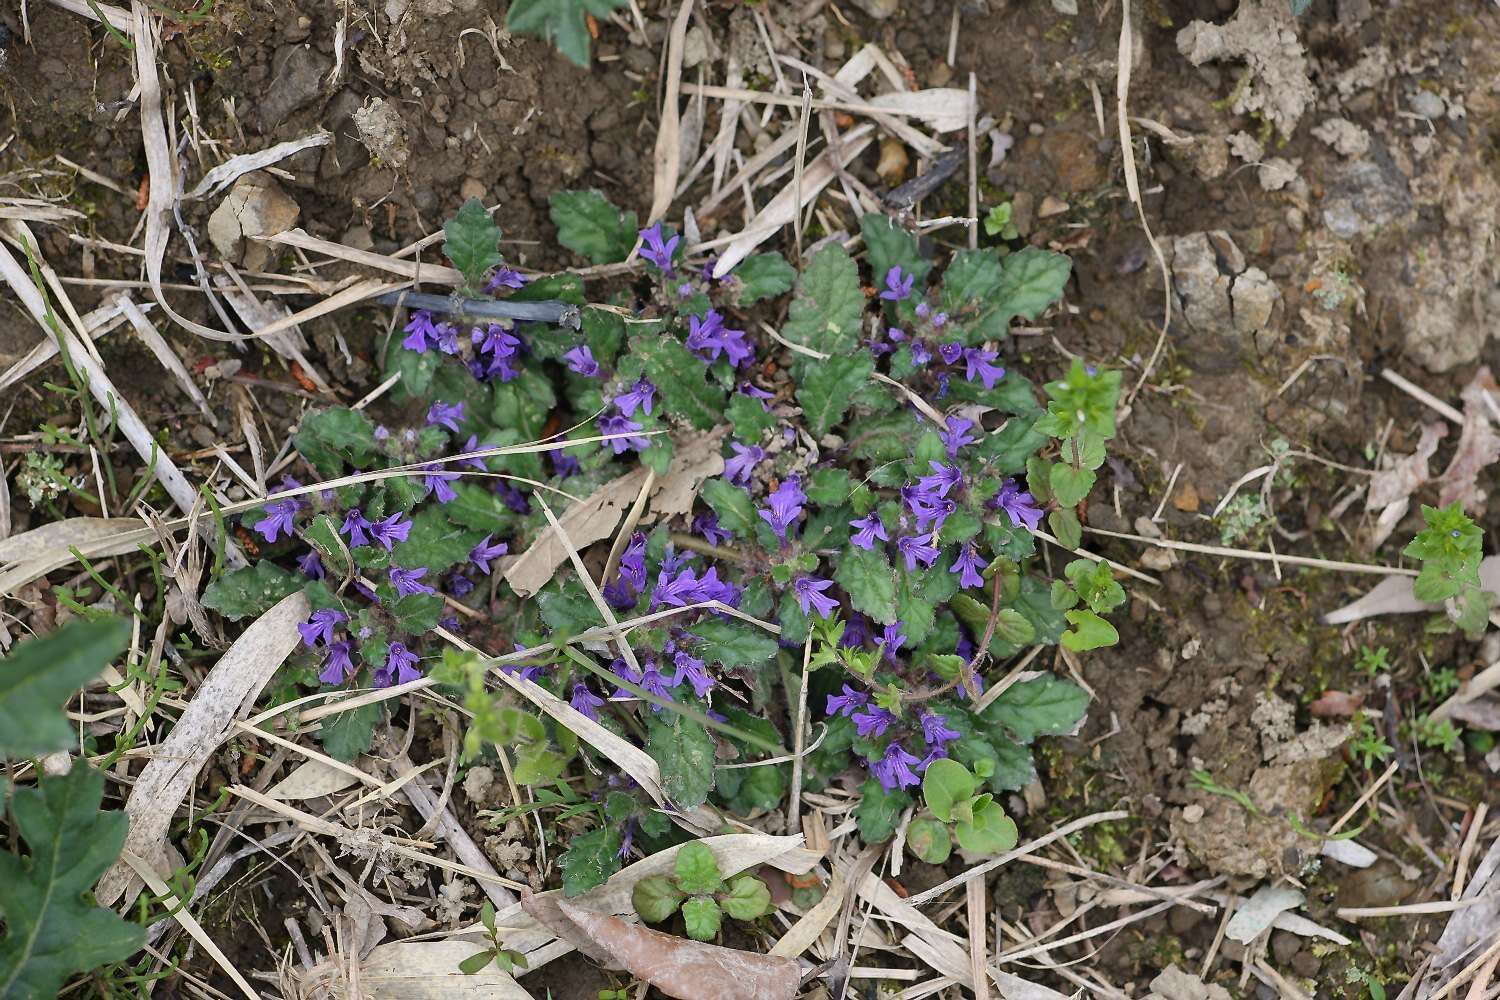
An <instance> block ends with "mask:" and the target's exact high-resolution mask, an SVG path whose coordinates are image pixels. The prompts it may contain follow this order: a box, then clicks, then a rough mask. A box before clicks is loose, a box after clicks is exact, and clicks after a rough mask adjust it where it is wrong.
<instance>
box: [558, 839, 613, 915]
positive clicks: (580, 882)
mask: <svg viewBox="0 0 1500 1000" xmlns="http://www.w3.org/2000/svg"><path fill="white" fill-rule="evenodd" d="M557 863H558V865H559V866H560V867H561V868H562V885H563V895H564V896H567V897H569V898H572V897H573V896H578V895H582V894H583V893H585V892H588V891H589V890H590V889H593V888H595V887H596V886H601V885H603V884H604V882H605V880H607V879H608V878H609V877H610V876H611V875H613V874H614V873H615V872H617V871H619V870H620V831H619V830H618V829H616V828H615V827H612V826H601V827H600V828H599V829H597V830H591V831H589V832H588V833H585V834H583V835H582V836H579V837H574V838H573V840H572V841H571V842H570V843H569V844H568V849H567V850H566V851H564V852H563V854H562V856H561V857H559V858H558V859H557Z"/></svg>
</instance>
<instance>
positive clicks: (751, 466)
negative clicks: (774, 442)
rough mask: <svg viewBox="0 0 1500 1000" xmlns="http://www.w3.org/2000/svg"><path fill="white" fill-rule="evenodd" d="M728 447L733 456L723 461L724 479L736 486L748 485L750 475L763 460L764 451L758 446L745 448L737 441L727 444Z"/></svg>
mask: <svg viewBox="0 0 1500 1000" xmlns="http://www.w3.org/2000/svg"><path fill="white" fill-rule="evenodd" d="M729 447H731V448H733V449H734V456H733V457H732V458H726V459H725V460H724V478H725V479H728V480H729V481H730V482H731V483H734V485H736V486H746V485H749V483H750V474H751V473H752V472H754V471H755V467H756V466H757V465H759V464H760V463H761V462H763V461H764V460H765V457H766V450H765V449H764V448H762V447H761V446H760V445H758V444H753V445H751V446H750V447H748V448H747V447H745V446H744V445H742V444H740V443H739V442H738V441H731V442H729Z"/></svg>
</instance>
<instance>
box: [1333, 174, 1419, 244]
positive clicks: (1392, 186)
mask: <svg viewBox="0 0 1500 1000" xmlns="http://www.w3.org/2000/svg"><path fill="white" fill-rule="evenodd" d="M1411 210H1412V198H1411V191H1410V189H1409V188H1408V187H1407V183H1406V178H1404V177H1402V176H1401V174H1400V173H1399V172H1398V171H1397V170H1396V168H1395V166H1394V165H1393V164H1391V163H1390V159H1389V157H1388V156H1382V157H1379V158H1374V159H1367V160H1359V161H1356V162H1353V163H1349V164H1347V165H1346V166H1344V167H1343V169H1341V170H1340V171H1339V172H1338V173H1337V174H1336V175H1335V176H1334V179H1333V182H1332V183H1331V184H1330V185H1329V187H1328V194H1327V196H1326V197H1325V198H1324V199H1323V224H1324V225H1326V226H1327V227H1328V228H1329V230H1331V231H1332V232H1333V234H1334V235H1335V236H1338V237H1340V238H1341V239H1346V240H1350V239H1353V238H1354V237H1356V236H1370V235H1373V234H1374V233H1376V232H1377V231H1379V230H1380V229H1381V227H1383V226H1389V225H1391V224H1392V223H1395V222H1397V221H1399V220H1401V219H1402V218H1404V217H1405V216H1406V215H1407V213H1409V212H1410V211H1411Z"/></svg>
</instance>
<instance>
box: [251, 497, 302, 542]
mask: <svg viewBox="0 0 1500 1000" xmlns="http://www.w3.org/2000/svg"><path fill="white" fill-rule="evenodd" d="M306 506H307V504H306V503H304V502H302V501H301V500H298V499H296V498H295V497H293V498H291V499H288V500H278V501H277V502H276V503H273V504H269V505H267V506H266V507H265V508H264V509H265V512H266V516H265V517H263V518H261V519H260V520H259V521H256V522H255V533H256V534H258V535H260V537H262V538H264V539H265V540H266V541H267V542H274V541H276V539H277V538H279V537H281V535H282V534H283V533H284V534H285V535H286V536H287V537H288V538H290V537H292V535H293V534H294V528H293V521H294V519H295V518H296V516H297V511H299V510H302V509H303V508H304V507H306Z"/></svg>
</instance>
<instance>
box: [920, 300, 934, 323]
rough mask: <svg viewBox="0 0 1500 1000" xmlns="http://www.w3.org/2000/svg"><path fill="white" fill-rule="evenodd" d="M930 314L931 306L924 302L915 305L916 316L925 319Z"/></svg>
mask: <svg viewBox="0 0 1500 1000" xmlns="http://www.w3.org/2000/svg"><path fill="white" fill-rule="evenodd" d="M931 312H932V306H930V305H928V304H927V303H926V302H918V303H917V315H918V316H920V317H921V318H923V319H926V318H927V315H928V314H929V313H931Z"/></svg>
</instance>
